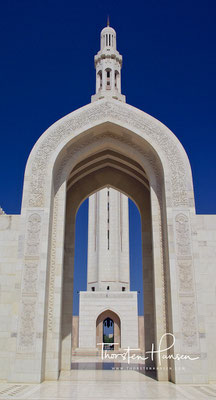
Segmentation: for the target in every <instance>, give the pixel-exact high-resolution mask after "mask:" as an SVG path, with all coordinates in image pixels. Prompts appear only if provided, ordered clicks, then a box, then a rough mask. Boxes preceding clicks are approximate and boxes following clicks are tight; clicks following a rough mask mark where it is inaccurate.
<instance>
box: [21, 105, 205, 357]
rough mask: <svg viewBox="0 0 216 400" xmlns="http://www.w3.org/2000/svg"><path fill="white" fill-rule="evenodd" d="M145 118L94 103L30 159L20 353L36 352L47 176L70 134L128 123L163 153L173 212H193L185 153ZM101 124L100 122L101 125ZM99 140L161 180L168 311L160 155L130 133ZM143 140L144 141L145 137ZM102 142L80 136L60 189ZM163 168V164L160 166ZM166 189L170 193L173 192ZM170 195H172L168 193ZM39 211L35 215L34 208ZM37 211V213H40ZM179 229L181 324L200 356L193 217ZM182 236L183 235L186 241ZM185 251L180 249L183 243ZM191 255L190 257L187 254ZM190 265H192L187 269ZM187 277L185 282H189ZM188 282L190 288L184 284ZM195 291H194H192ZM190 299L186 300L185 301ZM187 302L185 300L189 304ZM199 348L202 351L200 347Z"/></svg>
mask: <svg viewBox="0 0 216 400" xmlns="http://www.w3.org/2000/svg"><path fill="white" fill-rule="evenodd" d="M144 115H145V114H144V113H140V112H139V111H137V112H136V110H134V109H133V108H132V107H131V108H130V107H125V105H124V104H120V103H117V102H103V103H101V104H100V103H98V104H97V103H94V106H91V107H86V108H84V109H83V110H80V111H77V112H75V113H74V115H73V113H72V114H71V115H69V116H68V118H67V119H66V120H65V121H63V122H62V123H57V124H55V125H54V126H53V127H51V128H49V129H48V131H47V132H46V134H45V135H44V139H43V140H42V141H41V143H40V146H39V147H38V148H37V150H36V153H35V154H34V158H33V160H31V174H30V188H29V197H28V207H29V211H28V220H27V225H26V234H25V237H26V246H25V254H24V266H25V267H24V271H23V284H22V293H21V297H22V298H21V318H20V325H19V333H18V351H20V352H28V351H34V348H35V337H36V332H35V319H36V314H37V302H38V289H37V285H38V283H37V282H38V274H39V271H38V265H39V250H40V230H41V221H42V218H43V211H42V210H41V209H43V207H44V204H45V193H46V190H45V189H46V176H47V169H48V164H49V161H50V159H51V157H52V155H53V154H54V153H55V152H56V151H57V148H58V146H60V144H61V142H65V140H66V139H67V137H68V138H71V134H72V133H73V132H74V131H76V130H78V129H79V130H80V129H82V128H83V131H84V130H86V129H88V128H89V126H91V125H92V126H94V125H97V123H99V122H100V121H101V120H104V122H106V121H111V122H113V123H116V124H118V125H120V126H121V125H122V126H123V125H124V124H125V123H126V124H127V129H131V131H133V129H137V130H139V131H140V132H141V133H142V132H143V133H145V136H147V137H148V138H149V143H150V144H151V145H152V147H153V148H154V144H156V145H157V147H159V148H160V150H161V152H162V153H163V155H164V159H166V161H167V165H168V169H169V178H170V182H169V183H170V188H168V189H170V196H169V199H170V202H171V203H170V204H169V205H170V206H172V207H173V208H187V207H189V198H188V188H187V182H188V180H187V177H188V174H187V171H186V165H185V162H184V160H183V157H182V154H181V152H180V150H179V149H178V147H177V144H176V142H175V140H174V139H173V138H172V133H171V132H170V131H169V130H168V129H167V128H165V127H163V125H162V124H160V123H159V122H157V121H156V122H155V120H153V119H152V118H151V117H149V116H147V115H145V116H144ZM98 121H99V122H98ZM99 137H100V139H105V140H106V139H107V140H110V139H112V140H117V141H119V142H121V143H122V144H124V145H126V146H129V147H130V148H132V149H134V150H135V151H137V152H138V153H140V154H141V155H142V156H143V158H145V159H146V160H147V161H148V163H149V164H150V165H151V168H152V170H153V171H154V175H155V178H156V188H155V189H156V193H157V197H158V215H159V232H160V252H161V259H162V260H163V263H162V264H163V267H162V269H161V274H162V276H161V280H162V282H163V287H164V290H163V295H164V299H163V303H164V305H163V310H164V312H165V310H167V307H168V305H167V304H165V303H166V301H167V300H166V299H165V293H166V292H167V290H166V279H165V275H167V276H168V275H169V273H168V270H167V268H168V263H167V262H165V257H166V256H165V253H166V251H165V247H166V244H165V243H164V240H165V239H164V238H165V234H164V233H163V226H165V224H163V218H164V212H163V211H162V210H163V204H162V188H161V182H162V176H161V174H162V168H161V164H160V162H159V160H158V157H157V156H156V154H155V155H154V153H152V151H150V149H148V148H146V151H145V150H144V147H143V146H142V145H141V144H139V142H138V141H136V142H135V141H134V140H133V137H132V136H131V135H130V134H129V133H128V134H127V133H125V134H121V135H116V134H114V133H102V134H100V135H99ZM140 139H142V138H140ZM97 141H98V136H95V137H94V136H93V137H92V136H90V135H86V136H85V135H84V136H83V137H82V135H80V139H78V140H77V141H75V143H74V144H73V145H72V146H71V149H70V150H69V151H68V152H66V153H65V154H64V156H63V157H62V159H60V160H59V164H58V168H57V171H56V174H55V187H56V188H57V191H58V187H60V185H61V183H62V180H63V179H65V171H66V170H67V165H68V163H70V160H71V158H72V157H73V156H74V155H75V154H76V153H77V152H79V151H81V150H82V149H84V148H86V147H87V146H88V145H91V146H92V145H94V143H95V144H96V143H97ZM159 164H160V165H159ZM168 189H167V190H168ZM166 194H167V193H166ZM58 207H59V205H58V193H56V196H55V200H54V213H53V224H52V230H53V235H52V243H51V268H50V278H49V279H50V287H49V299H48V330H49V331H52V315H53V297H54V285H55V252H56V246H55V241H56V234H55V232H56V229H57V226H56V225H57V214H58ZM32 208H34V211H32V212H30V209H32ZM37 208H38V211H37V210H36V209H37ZM175 224H176V228H175V229H176V232H177V235H176V248H177V249H178V250H177V252H176V253H177V268H178V271H179V296H180V309H181V320H182V328H181V329H182V335H183V343H184V348H185V350H187V351H189V352H190V351H192V350H193V351H195V348H194V346H195V347H196V344H197V323H196V318H195V313H196V311H195V308H196V305H195V294H194V288H193V268H192V254H191V253H190V252H191V250H188V249H191V235H190V227H189V216H188V215H187V214H184V213H181V215H178V216H176V220H175V221H174V225H175ZM183 226H184V227H183ZM182 235H183V236H182ZM181 236H182V237H183V240H184V241H185V245H183V247H184V249H187V250H184V249H182V248H181V246H182V245H181V243H182V239H181ZM185 251H186V252H188V253H190V254H185V253H184V252H185ZM188 264H190V265H188ZM185 276H186V279H185ZM184 282H186V283H184ZM189 287H190V290H189ZM186 297H187V298H186ZM185 298H186V300H185ZM163 322H164V325H165V326H166V316H165V315H163ZM196 348H197V347H196Z"/></svg>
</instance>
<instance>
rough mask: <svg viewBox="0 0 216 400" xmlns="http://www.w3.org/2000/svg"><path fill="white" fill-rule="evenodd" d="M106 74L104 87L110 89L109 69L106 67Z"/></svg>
mask: <svg viewBox="0 0 216 400" xmlns="http://www.w3.org/2000/svg"><path fill="white" fill-rule="evenodd" d="M106 74H107V76H106V81H107V82H106V83H107V84H106V89H108V90H109V89H111V86H110V78H111V69H106Z"/></svg>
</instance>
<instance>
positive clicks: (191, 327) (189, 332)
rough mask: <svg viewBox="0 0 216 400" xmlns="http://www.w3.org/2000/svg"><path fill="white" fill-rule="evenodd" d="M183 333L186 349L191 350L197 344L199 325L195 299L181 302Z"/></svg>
mask: <svg viewBox="0 0 216 400" xmlns="http://www.w3.org/2000/svg"><path fill="white" fill-rule="evenodd" d="M181 318H182V335H183V345H184V349H186V350H188V351H191V350H192V349H193V348H195V347H196V346H197V327H196V317H195V303H194V301H193V300H192V301H190V302H182V303H181Z"/></svg>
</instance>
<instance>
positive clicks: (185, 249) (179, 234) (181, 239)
mask: <svg viewBox="0 0 216 400" xmlns="http://www.w3.org/2000/svg"><path fill="white" fill-rule="evenodd" d="M176 241H177V254H178V256H188V255H189V256H190V255H191V247H190V231H189V224H188V217H187V216H186V215H184V214H178V215H177V216H176Z"/></svg>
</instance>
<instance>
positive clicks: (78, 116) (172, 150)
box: [29, 101, 188, 207]
mask: <svg viewBox="0 0 216 400" xmlns="http://www.w3.org/2000/svg"><path fill="white" fill-rule="evenodd" d="M109 118H110V120H114V121H116V123H120V124H122V125H125V123H127V124H128V126H130V128H131V129H132V130H133V129H134V128H135V129H139V130H140V131H141V132H143V133H145V134H146V135H147V136H148V137H149V142H150V143H152V145H153V147H154V143H156V144H157V145H158V146H159V147H160V148H161V150H162V151H163V152H164V155H165V157H166V159H167V160H168V164H169V168H170V172H171V185H172V198H173V204H174V205H175V206H180V205H188V198H187V188H186V182H185V181H186V179H185V176H186V173H185V166H184V164H183V162H182V158H181V155H180V152H179V150H178V149H177V146H176V143H175V141H174V140H173V137H172V135H171V134H169V130H168V128H164V127H163V125H162V124H161V123H159V122H158V121H157V120H154V119H153V118H152V117H150V116H149V115H147V114H144V113H142V112H140V111H137V110H135V109H134V108H132V107H131V106H128V105H125V104H121V103H117V102H115V101H110V102H108V101H106V102H102V103H97V102H95V103H94V104H92V105H91V106H89V107H87V108H86V109H85V110H82V111H80V112H76V113H74V114H73V113H72V114H71V115H69V116H68V117H67V119H65V121H62V122H61V123H58V124H56V125H55V126H54V127H51V128H50V129H48V131H47V132H46V136H45V137H44V140H43V141H42V143H41V145H40V147H39V149H38V150H37V153H36V155H35V158H34V160H33V165H32V173H31V182H30V198H29V205H30V206H33V207H42V206H43V204H44V186H45V174H46V168H47V164H48V160H49V158H50V156H51V155H52V153H53V151H54V150H55V149H56V147H57V146H58V145H59V144H60V142H61V141H62V140H64V139H65V138H66V137H67V136H69V135H71V132H74V131H75V130H76V129H79V128H83V130H85V126H89V124H92V125H94V124H95V123H97V121H98V120H103V119H104V120H107V121H108V120H109ZM92 139H93V138H92V137H91V140H92ZM125 139H126V135H124V136H122V137H121V140H122V141H124V140H125ZM83 145H84V146H85V145H86V144H84V143H83ZM77 146H78V148H79V146H80V144H77V143H75V144H74V151H77V150H78V148H77Z"/></svg>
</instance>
